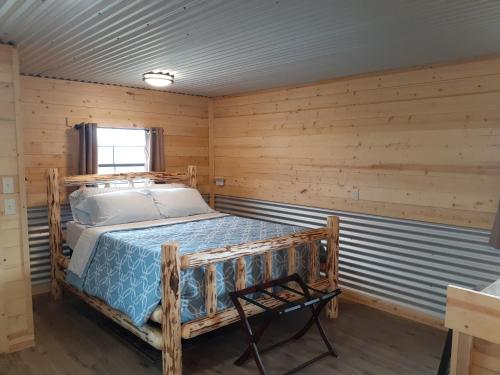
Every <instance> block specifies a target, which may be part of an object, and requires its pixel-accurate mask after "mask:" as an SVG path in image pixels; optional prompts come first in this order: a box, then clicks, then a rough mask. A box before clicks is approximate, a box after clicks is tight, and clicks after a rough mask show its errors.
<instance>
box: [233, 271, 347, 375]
mask: <svg viewBox="0 0 500 375" xmlns="http://www.w3.org/2000/svg"><path fill="white" fill-rule="evenodd" d="M290 282H296V283H297V284H298V285H299V286H300V288H301V289H302V291H299V290H297V289H294V288H291V287H290V286H289V285H288V284H289V283H290ZM276 288H281V289H283V290H286V291H289V292H292V293H295V294H298V295H300V296H302V298H301V299H299V300H296V301H289V300H287V299H285V298H283V297H281V296H279V295H278V294H276V293H274V292H272V290H273V289H276ZM311 291H312V292H314V294H311ZM254 293H263V294H266V295H268V296H269V297H270V298H274V299H276V300H278V301H280V302H283V304H282V305H280V306H278V307H276V308H269V307H267V306H264V305H263V304H261V303H259V302H258V301H256V300H254V299H252V298H250V297H249V295H252V294H254ZM340 293H341V291H340V289H335V290H334V291H331V292H323V291H321V290H318V289H314V288H311V287H310V286H308V285H307V284H306V283H305V282H304V281H303V280H302V278H301V277H300V276H299V275H298V274H293V275H290V276H286V277H283V278H279V279H276V280H271V281H269V282H266V283H262V284H259V285H255V286H252V287H249V288H245V289H241V290H238V291H235V292H231V293H230V296H231V299H232V301H233V304H234V306H235V307H236V309H237V310H238V314H239V315H240V318H241V322H242V323H243V327H244V330H245V333H246V335H247V337H248V347H247V348H246V350H245V351H244V352H243V354H242V355H241V356H240V357H239V358H238V359H237V360H236V361H235V362H234V364H235V365H237V366H241V365H242V364H243V363H244V362H246V361H247V360H248V359H249V358H250V357H251V356H253V358H254V359H255V362H256V364H257V368H258V369H259V372H260V374H262V375H266V374H267V371H266V368H265V367H264V364H263V362H262V359H261V357H260V353H264V352H267V351H269V350H271V349H274V348H276V347H278V346H281V345H284V344H286V343H288V342H290V341H292V340H297V339H299V338H301V337H302V336H304V335H305V334H306V333H307V331H309V329H310V328H311V327H312V326H313V325H314V324H316V326H317V327H318V330H319V333H320V335H321V338H322V339H323V342H324V343H325V345H326V347H327V349H328V350H327V351H326V352H324V353H322V354H320V355H318V356H316V357H314V358H312V359H310V360H309V361H307V362H304V363H302V364H301V365H299V366H297V367H295V368H293V369H291V370H289V371H288V372H286V374H293V373H295V372H297V371H299V370H301V369H303V368H305V367H306V366H309V365H310V364H312V363H314V362H316V361H318V360H320V359H322V358H324V357H326V356H329V355H332V356H334V357H337V353H336V352H335V350H334V349H333V346H332V344H330V341H329V340H328V337H327V336H326V334H325V331H324V330H323V327H322V326H321V322H320V321H319V314H320V312H321V310H322V309H323V308H324V307H325V306H326V305H327V303H328V302H329V301H330V300H331V299H333V298H335V297H336V296H338V295H339V294H340ZM240 299H242V300H244V301H246V302H247V303H251V304H253V305H256V306H258V307H260V308H262V309H263V310H266V311H267V312H268V314H269V316H268V317H267V320H266V321H265V322H264V323H263V324H262V326H261V327H259V329H258V330H256V332H255V333H254V331H253V330H252V327H251V325H250V323H249V321H248V318H247V316H246V315H245V311H244V310H243V307H242V305H241V303H240V301H239V300H240ZM305 307H308V308H309V309H310V311H311V318H310V319H309V320H308V322H307V323H306V324H305V325H304V327H303V328H302V329H300V330H299V331H298V332H297V333H295V334H294V335H293V336H291V337H289V338H287V339H285V340H283V341H280V342H278V343H276V344H273V345H271V346H270V347H268V348H265V349H262V350H260V351H259V349H258V347H257V343H258V342H259V340H260V339H261V337H262V335H263V334H264V332H265V330H266V329H267V328H268V327H269V324H270V323H271V322H272V321H273V320H274V318H276V317H277V316H280V315H283V314H286V313H289V312H292V311H296V310H299V309H303V308H305Z"/></svg>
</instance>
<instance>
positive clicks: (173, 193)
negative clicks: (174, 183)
mask: <svg viewBox="0 0 500 375" xmlns="http://www.w3.org/2000/svg"><path fill="white" fill-rule="evenodd" d="M150 192H151V195H152V196H153V199H154V202H155V203H156V206H157V207H158V210H159V211H160V214H161V216H162V217H165V218H169V217H182V216H191V215H198V214H207V213H210V212H214V210H212V209H211V208H210V206H209V205H208V204H207V203H206V202H205V200H204V199H203V197H202V196H201V194H200V192H199V191H198V190H196V189H192V188H180V189H151V190H150Z"/></svg>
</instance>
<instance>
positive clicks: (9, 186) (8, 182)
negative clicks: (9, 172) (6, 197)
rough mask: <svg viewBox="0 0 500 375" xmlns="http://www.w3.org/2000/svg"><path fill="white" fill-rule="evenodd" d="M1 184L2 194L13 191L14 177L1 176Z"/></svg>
mask: <svg viewBox="0 0 500 375" xmlns="http://www.w3.org/2000/svg"><path fill="white" fill-rule="evenodd" d="M2 185H3V193H4V194H12V193H14V177H3V178H2Z"/></svg>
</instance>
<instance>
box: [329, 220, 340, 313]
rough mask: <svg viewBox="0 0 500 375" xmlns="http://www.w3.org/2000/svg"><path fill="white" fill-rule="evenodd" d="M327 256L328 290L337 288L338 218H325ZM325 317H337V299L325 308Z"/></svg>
mask: <svg viewBox="0 0 500 375" xmlns="http://www.w3.org/2000/svg"><path fill="white" fill-rule="evenodd" d="M326 229H327V231H328V237H327V255H326V276H327V278H328V281H329V283H330V290H335V289H336V288H338V287H339V218H338V217H336V216H328V217H327V218H326ZM326 315H327V316H328V318H330V319H334V318H337V317H338V315H339V308H338V301H337V298H334V299H332V300H331V301H330V302H329V303H328V306H327V309H326Z"/></svg>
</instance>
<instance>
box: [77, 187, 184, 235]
mask: <svg viewBox="0 0 500 375" xmlns="http://www.w3.org/2000/svg"><path fill="white" fill-rule="evenodd" d="M183 187H185V185H184V184H181V183H172V184H156V183H155V184H152V185H147V186H144V187H133V186H112V187H87V186H81V187H80V188H79V189H78V190H75V191H74V192H72V193H71V194H70V195H69V204H70V207H71V214H72V216H73V220H74V221H77V222H79V223H82V224H86V225H89V223H90V222H91V218H90V217H89V215H88V213H87V212H86V211H83V210H81V209H79V208H78V206H79V205H80V204H81V203H82V202H83V201H85V200H86V199H87V198H90V197H93V196H95V195H101V194H106V193H111V192H117V191H143V190H145V189H148V188H154V189H176V188H183Z"/></svg>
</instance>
